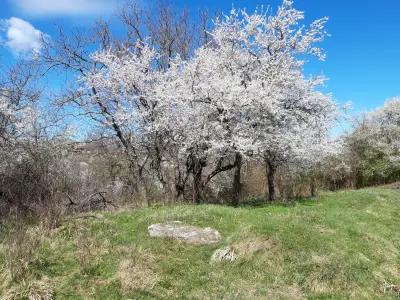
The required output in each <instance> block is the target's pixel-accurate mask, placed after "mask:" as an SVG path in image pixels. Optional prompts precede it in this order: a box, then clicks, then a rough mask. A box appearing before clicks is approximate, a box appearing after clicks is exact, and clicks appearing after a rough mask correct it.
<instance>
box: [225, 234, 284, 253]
mask: <svg viewBox="0 0 400 300" xmlns="http://www.w3.org/2000/svg"><path fill="white" fill-rule="evenodd" d="M277 246H278V243H277V242H276V241H275V240H273V239H271V238H268V237H253V238H246V239H244V240H241V241H238V242H236V243H234V244H233V245H232V248H233V249H234V251H235V253H237V255H238V256H239V257H242V258H250V257H251V256H252V255H254V254H256V253H257V252H262V251H268V250H271V249H273V248H275V247H277Z"/></svg>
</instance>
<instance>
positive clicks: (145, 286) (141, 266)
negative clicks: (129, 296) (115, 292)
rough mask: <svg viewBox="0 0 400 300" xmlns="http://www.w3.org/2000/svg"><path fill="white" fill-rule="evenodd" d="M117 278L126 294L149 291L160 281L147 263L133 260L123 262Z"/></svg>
mask: <svg viewBox="0 0 400 300" xmlns="http://www.w3.org/2000/svg"><path fill="white" fill-rule="evenodd" d="M117 276H118V279H119V281H120V283H121V286H122V289H123V290H124V291H125V292H134V291H149V290H151V289H152V288H153V287H154V286H155V284H156V283H157V281H158V278H157V274H156V273H155V272H154V271H153V270H152V269H151V268H150V267H149V265H148V263H147V262H140V261H135V260H132V259H123V260H122V261H121V263H120V265H119V268H118V273H117Z"/></svg>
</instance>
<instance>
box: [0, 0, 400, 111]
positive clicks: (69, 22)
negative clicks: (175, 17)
mask: <svg viewBox="0 0 400 300" xmlns="http://www.w3.org/2000/svg"><path fill="white" fill-rule="evenodd" d="M118 1H121V0H0V19H1V20H2V22H1V27H2V28H3V31H1V32H0V36H1V39H0V40H2V41H3V43H6V42H7V32H6V31H5V30H6V29H5V27H7V26H9V25H10V22H9V21H7V20H10V18H11V17H16V18H19V19H22V20H24V21H27V22H29V23H30V24H31V25H32V28H33V27H34V29H36V30H40V31H41V32H44V33H46V34H48V35H49V36H50V37H51V36H52V35H54V34H55V26H56V25H62V26H64V27H66V28H72V27H76V26H78V27H79V26H81V27H88V26H89V25H90V24H91V23H92V22H93V21H94V20H95V19H96V18H98V17H99V16H102V17H104V18H109V17H111V16H112V12H113V9H114V8H115V7H116V6H117V5H118V4H117V2H118ZM140 1H142V4H145V5H146V3H148V2H149V1H145V0H140ZM171 3H173V5H175V6H176V7H177V8H178V9H179V8H182V7H184V6H186V7H188V8H189V9H191V10H192V11H193V12H195V11H197V10H198V9H199V8H208V9H209V10H210V11H211V12H213V11H226V12H227V11H229V9H230V8H231V7H232V5H234V6H235V7H237V8H247V9H248V10H250V11H251V10H253V9H254V8H255V7H257V6H260V5H264V6H268V5H271V6H272V7H273V8H276V7H277V5H278V4H279V3H281V1H280V0H279V1H278V0H266V1H265V0H264V1H263V0H237V1H232V0H218V1H216V0H202V1H195V0H187V1H183V0H176V1H171ZM295 6H296V7H297V8H298V9H300V10H303V11H305V14H306V22H307V23H309V22H311V21H312V20H314V19H316V18H320V17H323V16H328V17H329V22H328V26H327V30H328V32H329V33H330V34H331V37H329V38H328V39H327V40H326V41H325V42H324V43H323V45H322V46H323V48H324V49H325V50H326V52H327V60H326V61H325V62H310V63H309V64H308V65H307V66H306V72H307V73H317V74H321V73H322V74H324V75H325V76H326V77H328V78H329V81H327V83H326V86H325V88H324V90H325V91H328V92H330V93H332V95H333V96H334V98H335V99H336V100H337V101H338V102H339V103H345V102H347V101H351V102H352V103H353V107H354V112H361V111H366V110H371V109H373V108H375V107H378V106H381V105H382V104H383V102H384V101H385V100H386V99H388V98H390V97H394V96H397V95H399V96H400V34H399V30H400V17H399V16H400V1H398V0H380V1H376V0H295ZM17 25H18V24H17ZM19 25H21V26H24V25H26V24H19ZM24 28H26V26H25V27H24ZM32 28H31V29H32ZM29 32H30V34H34V32H35V31H32V30H31V31H29ZM24 42H28V43H29V40H28V41H26V40H23V41H22V44H21V43H19V44H18V41H17V42H16V44H14V45H16V46H17V47H18V46H20V47H24V45H25V44H24ZM6 45H7V44H6ZM14 53H15V50H14ZM0 55H1V57H2V59H3V61H4V60H5V61H12V59H13V56H14V55H15V54H12V50H11V49H10V47H7V46H5V47H3V49H2V50H0Z"/></svg>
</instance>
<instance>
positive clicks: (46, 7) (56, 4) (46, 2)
mask: <svg viewBox="0 0 400 300" xmlns="http://www.w3.org/2000/svg"><path fill="white" fill-rule="evenodd" d="M12 2H13V3H14V4H15V6H16V7H17V9H18V10H19V11H20V12H22V13H24V14H27V15H31V16H32V15H34V16H66V15H67V16H76V15H79V16H82V15H101V14H104V13H112V12H113V11H114V9H115V7H116V4H117V2H118V0H13V1H12Z"/></svg>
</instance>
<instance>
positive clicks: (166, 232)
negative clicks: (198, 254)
mask: <svg viewBox="0 0 400 300" xmlns="http://www.w3.org/2000/svg"><path fill="white" fill-rule="evenodd" d="M148 230H149V234H150V236H151V237H165V238H172V239H175V240H181V241H184V242H187V243H190V244H215V243H218V242H219V241H220V240H221V235H220V234H219V232H218V231H217V230H215V229H212V228H209V227H207V228H201V227H196V226H187V225H183V224H182V222H179V221H176V222H172V223H167V224H153V225H150V226H149V227H148Z"/></svg>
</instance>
